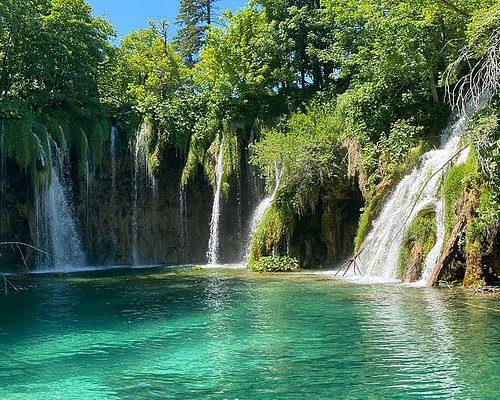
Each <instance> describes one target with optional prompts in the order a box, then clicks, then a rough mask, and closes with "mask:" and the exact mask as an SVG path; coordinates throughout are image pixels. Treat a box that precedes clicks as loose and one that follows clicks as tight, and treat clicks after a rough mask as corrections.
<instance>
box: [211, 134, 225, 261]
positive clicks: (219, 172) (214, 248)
mask: <svg viewBox="0 0 500 400" xmlns="http://www.w3.org/2000/svg"><path fill="white" fill-rule="evenodd" d="M223 149H224V139H222V141H221V144H220V147H219V154H218V155H217V164H216V166H215V179H216V189H215V193H214V203H213V206H212V218H211V221H210V238H209V240H208V252H207V258H208V263H209V264H211V265H215V264H217V260H218V255H219V254H218V253H219V220H220V200H221V188H222V176H223V174H224V165H223Z"/></svg>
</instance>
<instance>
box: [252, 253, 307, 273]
mask: <svg viewBox="0 0 500 400" xmlns="http://www.w3.org/2000/svg"><path fill="white" fill-rule="evenodd" d="M298 268H299V262H298V260H297V259H296V258H293V257H286V256H280V257H261V258H260V259H259V260H258V261H255V262H254V263H253V264H252V270H253V271H255V272H289V271H292V270H294V269H298Z"/></svg>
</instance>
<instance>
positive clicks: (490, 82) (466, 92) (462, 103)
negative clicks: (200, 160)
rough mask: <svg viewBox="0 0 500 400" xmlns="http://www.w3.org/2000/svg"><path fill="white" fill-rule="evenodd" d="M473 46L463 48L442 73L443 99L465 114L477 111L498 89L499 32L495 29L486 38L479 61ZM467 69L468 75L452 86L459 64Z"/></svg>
mask: <svg viewBox="0 0 500 400" xmlns="http://www.w3.org/2000/svg"><path fill="white" fill-rule="evenodd" d="M476 57H477V53H476V50H475V46H474V45H473V44H470V45H467V46H465V47H464V48H463V49H462V50H461V51H460V54H459V56H458V58H457V59H456V60H455V61H454V62H453V63H452V64H451V65H450V66H449V67H448V68H447V70H446V73H445V84H446V99H447V100H448V102H449V103H450V105H451V106H452V108H453V109H455V110H458V111H459V112H461V113H462V114H466V111H467V109H469V107H470V108H472V109H477V108H478V106H479V105H480V103H481V102H482V100H483V98H484V96H485V95H488V94H490V95H492V94H493V93H495V92H498V91H499V90H500V29H495V30H494V31H493V32H492V33H491V34H490V35H489V36H488V38H487V50H486V53H485V55H484V56H483V57H482V58H481V59H480V60H479V61H477V60H475V58H476ZM464 64H465V65H467V66H469V68H470V70H469V72H468V73H467V74H466V75H465V76H463V77H461V78H460V79H459V80H458V82H457V83H456V84H455V85H452V82H453V80H454V77H455V75H456V73H457V71H458V70H459V69H460V67H461V66H462V65H464Z"/></svg>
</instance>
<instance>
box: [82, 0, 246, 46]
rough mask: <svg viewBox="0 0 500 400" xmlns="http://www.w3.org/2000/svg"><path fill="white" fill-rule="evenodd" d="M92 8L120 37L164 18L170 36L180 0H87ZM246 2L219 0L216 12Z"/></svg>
mask: <svg viewBox="0 0 500 400" xmlns="http://www.w3.org/2000/svg"><path fill="white" fill-rule="evenodd" d="M87 3H89V4H90V5H91V6H92V8H93V9H94V15H96V16H98V17H102V18H104V19H106V20H108V21H110V22H111V23H112V24H113V26H114V27H115V29H116V30H117V33H118V37H117V39H118V40H120V38H121V37H122V36H124V35H126V34H127V33H129V32H130V31H132V30H134V29H140V28H146V27H147V26H148V20H149V19H154V20H159V19H161V18H165V19H166V20H167V21H169V22H171V23H172V26H171V28H170V34H171V36H174V35H175V32H176V27H175V26H174V22H175V17H176V15H177V12H178V11H179V3H180V0H87ZM246 3H247V1H246V0H220V1H218V2H217V4H216V12H217V14H220V13H221V12H222V10H225V9H230V10H231V11H236V10H238V9H239V8H241V7H243V6H244V5H245V4H246Z"/></svg>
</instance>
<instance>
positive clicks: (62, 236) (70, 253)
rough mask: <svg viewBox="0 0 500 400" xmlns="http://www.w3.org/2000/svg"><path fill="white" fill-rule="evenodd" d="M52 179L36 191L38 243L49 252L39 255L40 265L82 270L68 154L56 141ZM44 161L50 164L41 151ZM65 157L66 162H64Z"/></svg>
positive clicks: (41, 266) (83, 262) (82, 264)
mask: <svg viewBox="0 0 500 400" xmlns="http://www.w3.org/2000/svg"><path fill="white" fill-rule="evenodd" d="M52 148H53V151H54V157H52V168H51V181H50V185H49V186H48V187H41V188H39V189H38V190H37V191H36V194H35V196H36V198H35V206H36V234H37V246H38V247H39V248H40V249H42V250H44V251H46V252H47V253H49V254H42V253H40V254H39V258H38V260H37V261H38V265H37V267H38V268H41V269H49V268H50V269H56V270H74V269H79V268H81V267H83V266H85V264H86V259H85V253H84V251H83V246H82V241H81V237H80V234H79V232H78V228H77V222H76V216H75V213H74V210H73V205H72V191H71V186H70V185H71V184H70V178H69V177H67V176H66V175H67V169H66V166H65V163H64V162H65V160H67V157H65V156H64V155H63V154H61V151H60V150H59V148H58V147H57V145H56V144H55V142H53V146H52ZM41 157H42V158H43V159H45V160H41V161H42V163H46V164H47V163H48V160H47V158H48V157H47V155H45V154H44V153H43V152H41ZM61 160H62V164H60V161H61Z"/></svg>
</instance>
